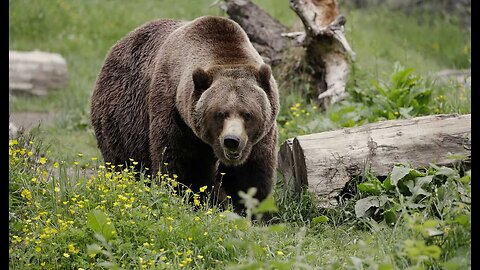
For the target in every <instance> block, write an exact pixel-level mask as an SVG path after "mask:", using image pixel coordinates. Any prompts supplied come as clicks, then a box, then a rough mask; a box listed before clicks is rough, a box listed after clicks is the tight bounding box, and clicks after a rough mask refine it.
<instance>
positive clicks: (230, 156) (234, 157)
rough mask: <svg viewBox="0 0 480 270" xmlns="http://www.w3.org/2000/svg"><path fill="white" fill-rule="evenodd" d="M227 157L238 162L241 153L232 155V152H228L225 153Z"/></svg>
mask: <svg viewBox="0 0 480 270" xmlns="http://www.w3.org/2000/svg"><path fill="white" fill-rule="evenodd" d="M225 157H226V158H227V159H229V160H238V159H240V153H236V152H235V153H232V152H230V153H228V152H226V151H225Z"/></svg>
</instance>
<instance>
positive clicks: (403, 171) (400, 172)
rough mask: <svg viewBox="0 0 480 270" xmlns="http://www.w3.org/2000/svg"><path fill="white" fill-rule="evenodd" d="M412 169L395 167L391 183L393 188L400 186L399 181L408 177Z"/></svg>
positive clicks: (391, 175)
mask: <svg viewBox="0 0 480 270" xmlns="http://www.w3.org/2000/svg"><path fill="white" fill-rule="evenodd" d="M411 170H412V169H411V168H407V167H403V166H394V167H393V170H392V173H391V174H390V183H391V184H392V185H393V186H396V185H397V184H398V181H400V180H402V179H403V178H404V177H405V176H407V175H408V174H409V173H410V171H411Z"/></svg>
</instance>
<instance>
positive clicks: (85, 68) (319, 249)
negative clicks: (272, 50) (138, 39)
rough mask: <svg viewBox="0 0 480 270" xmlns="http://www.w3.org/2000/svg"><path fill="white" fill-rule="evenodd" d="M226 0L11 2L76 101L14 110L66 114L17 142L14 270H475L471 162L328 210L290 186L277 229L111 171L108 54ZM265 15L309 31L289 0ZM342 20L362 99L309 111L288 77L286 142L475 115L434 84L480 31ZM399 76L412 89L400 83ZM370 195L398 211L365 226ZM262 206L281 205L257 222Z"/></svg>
mask: <svg viewBox="0 0 480 270" xmlns="http://www.w3.org/2000/svg"><path fill="white" fill-rule="evenodd" d="M212 2H213V0H202V1H188V0H177V1H174V2H172V1H166V0H163V1H162V0H159V1H151V0H149V1H147V0H143V1H101V0H89V1H62V0H49V1H47V0H39V1H22V0H18V1H10V2H9V22H10V24H9V48H10V49H11V50H34V49H38V50H43V51H50V52H57V53H60V54H62V55H63V56H64V57H65V58H66V60H67V63H68V72H69V79H70V81H69V86H68V87H67V88H65V89H58V90H57V91H53V92H51V94H49V95H48V96H47V97H45V98H29V97H11V98H10V102H9V104H10V108H9V110H10V112H21V111H38V112H55V113H57V116H58V117H57V119H56V121H55V123H54V124H53V125H52V126H51V127H40V128H38V129H35V130H33V132H32V134H30V135H29V134H27V135H26V136H22V137H20V138H18V139H15V140H13V139H11V140H10V149H9V150H10V151H9V157H10V158H9V162H10V170H9V180H10V181H9V185H10V186H9V187H10V188H9V195H10V196H9V199H10V206H9V225H10V226H9V227H10V231H9V244H10V250H9V259H10V262H9V266H10V269H97V268H98V267H99V266H102V267H104V268H110V269H118V268H119V267H121V268H123V269H180V268H184V269H212V268H215V269H407V268H408V269H468V268H469V267H470V257H471V255H470V247H471V240H470V234H471V229H470V220H471V217H470V194H471V192H470V186H471V184H470V171H469V170H465V169H464V168H463V167H462V166H461V165H458V166H457V167H455V168H453V169H448V168H438V167H432V168H426V170H422V171H416V170H413V169H405V168H403V169H402V168H396V169H395V168H392V169H393V170H394V172H395V173H394V175H395V176H394V177H396V178H398V177H399V176H398V175H399V174H398V172H399V171H400V172H403V174H400V175H401V176H402V177H400V178H399V179H396V180H398V181H397V182H398V183H399V184H398V188H393V189H392V187H391V186H388V185H386V184H385V183H381V182H380V181H379V180H378V179H376V178H375V177H374V176H371V175H368V174H366V175H365V177H363V178H362V179H361V180H362V181H363V182H364V183H363V184H359V185H358V186H357V188H356V189H357V191H358V193H357V194H355V196H354V197H353V198H351V199H350V200H346V201H345V202H344V203H342V204H341V205H340V206H339V207H338V209H332V210H328V211H326V210H321V209H317V208H316V207H315V206H314V199H313V197H312V196H311V194H309V193H308V192H304V193H302V194H291V193H290V192H289V191H287V190H285V189H284V188H283V186H282V185H283V181H282V179H281V178H279V179H278V182H277V186H276V189H275V193H274V201H275V203H276V207H278V211H277V212H275V213H274V214H273V217H274V221H275V224H273V225H269V226H267V225H266V224H263V225H262V224H252V223H251V222H250V221H248V219H244V218H240V217H238V216H236V215H234V214H232V213H229V212H228V211H227V212H220V211H218V209H216V208H215V207H213V208H212V207H210V206H208V205H201V206H196V207H197V208H199V209H197V210H195V211H194V210H192V208H194V207H193V206H192V205H191V204H190V203H188V202H187V201H188V200H187V198H189V197H192V198H194V197H195V196H196V195H194V194H193V193H192V192H187V193H180V192H179V191H177V192H174V193H172V191H173V190H176V189H177V185H178V183H177V182H176V181H175V179H174V177H173V176H166V175H164V176H159V177H160V178H162V177H163V179H164V181H162V183H163V184H161V185H158V186H157V185H155V186H152V187H148V186H145V184H144V183H142V182H135V181H131V178H132V175H133V174H134V172H131V171H129V170H128V168H126V171H123V172H122V173H119V174H118V173H114V172H112V171H111V170H110V169H111V168H110V167H109V166H108V165H102V163H101V156H100V153H99V151H98V149H97V147H96V141H95V138H94V136H93V131H92V128H91V127H90V124H89V120H88V117H89V116H88V114H89V98H90V95H91V91H92V88H93V85H94V82H95V78H96V76H97V73H98V71H99V69H100V67H101V65H102V62H103V59H104V57H105V56H106V54H107V52H108V50H109V48H110V47H111V46H112V45H113V44H114V43H115V42H116V41H117V40H118V39H120V38H121V37H122V36H124V35H125V34H126V33H128V32H129V31H131V30H132V29H134V28H135V27H137V26H139V25H141V24H143V23H144V22H146V21H149V20H152V19H155V18H166V17H168V18H181V19H193V18H195V17H198V16H201V15H205V14H213V15H224V13H223V12H222V11H220V10H219V8H218V7H217V6H213V7H210V4H211V3H212ZM255 2H256V3H258V4H259V5H261V6H262V7H264V8H265V9H266V10H268V11H269V12H270V14H272V15H273V16H274V17H275V18H276V19H278V20H279V21H280V22H282V23H284V24H285V25H288V26H294V25H295V24H298V19H296V17H295V15H294V13H293V12H292V11H290V9H289V7H288V1H279V0H270V1H269V0H261V1H260V0H258V1H255ZM342 12H343V13H344V14H345V16H346V17H347V20H348V22H347V25H346V36H347V38H348V39H349V41H350V44H351V45H352V47H353V49H354V50H355V51H356V53H357V61H356V62H355V63H353V71H352V73H351V76H350V81H349V84H348V87H347V91H348V92H349V93H350V94H351V95H350V97H348V98H347V99H346V100H345V101H342V102H341V103H339V104H336V105H335V106H333V107H331V108H329V109H328V110H327V111H325V112H321V111H319V110H318V108H317V107H316V106H315V104H314V103H311V102H308V101H305V99H304V98H303V97H304V95H305V93H306V92H307V91H308V89H307V87H306V85H304V84H302V83H292V82H289V81H284V80H282V78H284V74H281V73H279V71H278V70H277V71H275V72H276V74H275V76H276V78H277V80H278V82H279V85H280V86H281V87H280V91H281V106H282V110H281V113H280V116H279V119H278V124H279V129H280V130H279V131H280V142H279V143H281V142H283V140H285V139H286V138H289V137H293V136H296V135H299V134H306V133H312V132H319V131H324V130H330V129H335V128H341V127H348V126H354V125H361V124H364V123H367V122H375V121H380V120H384V119H397V118H405V117H411V116H417V115H425V114H435V113H470V110H471V104H470V102H471V100H470V99H471V98H470V95H471V89H470V86H469V84H465V83H450V84H439V83H436V84H434V83H432V80H431V77H430V76H431V74H433V73H434V72H437V71H439V70H443V69H464V68H469V67H470V51H471V48H470V33H469V32H466V31H465V30H463V29H462V28H460V27H458V26H457V25H456V24H455V23H452V21H451V20H446V19H445V18H443V17H440V16H435V15H432V14H429V15H425V16H424V17H423V19H422V22H421V23H420V22H418V21H416V20H415V19H414V18H411V17H407V16H406V15H404V14H401V13H396V12H390V11H386V10H382V9H370V10H342ZM400 74H404V75H405V76H403V77H402V78H403V79H401V80H399V79H396V78H398V77H400V76H399V75H400ZM401 85H407V87H403V86H402V87H400V86H401ZM377 86H378V87H380V89H383V91H382V93H383V94H382V93H380V92H379V91H378V87H377ZM398 96H402V97H404V98H402V102H398ZM421 97H423V98H421ZM379 100H388V102H387V104H388V106H387V105H382V104H383V103H381V102H378V101H379ZM29 136H33V137H29ZM103 166H106V168H105V167H103ZM425 179H428V181H427V182H425ZM402 183H404V184H402ZM412 184H413V185H414V186H415V187H418V188H420V189H421V190H423V191H425V192H424V193H423V195H422V196H417V195H418V194H416V195H415V194H412V193H411V192H409V191H408V188H407V189H406V188H405V187H406V186H409V185H412ZM417 190H418V189H417ZM205 192H208V190H206V191H205ZM371 196H384V198H388V203H387V204H384V205H382V206H379V207H378V208H377V212H376V213H375V214H373V213H370V212H368V213H363V215H359V214H358V213H356V211H355V209H356V208H358V207H360V206H361V205H362V203H364V202H365V199H368V198H371ZM246 199H247V200H248V196H247V198H246ZM194 204H195V202H194ZM418 205H421V206H418ZM262 208H263V209H270V210H272V209H273V208H275V207H274V206H273V205H272V204H269V205H263V206H261V207H257V208H255V209H257V211H260V212H261V209H262ZM258 209H260V210H258ZM107 217H108V219H107ZM112 231H114V233H112Z"/></svg>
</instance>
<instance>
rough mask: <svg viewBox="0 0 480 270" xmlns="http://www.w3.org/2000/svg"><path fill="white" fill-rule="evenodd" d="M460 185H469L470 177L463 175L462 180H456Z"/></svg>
mask: <svg viewBox="0 0 480 270" xmlns="http://www.w3.org/2000/svg"><path fill="white" fill-rule="evenodd" d="M458 181H460V183H462V184H468V183H470V175H464V176H463V177H462V178H460V179H458Z"/></svg>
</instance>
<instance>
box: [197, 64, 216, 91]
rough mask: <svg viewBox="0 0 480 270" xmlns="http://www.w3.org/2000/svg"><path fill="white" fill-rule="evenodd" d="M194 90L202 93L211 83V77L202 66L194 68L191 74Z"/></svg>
mask: <svg viewBox="0 0 480 270" xmlns="http://www.w3.org/2000/svg"><path fill="white" fill-rule="evenodd" d="M192 79H193V84H194V85H195V92H197V93H203V91H205V90H207V89H208V87H210V85H211V84H212V77H211V76H210V74H208V73H207V72H206V71H205V70H203V69H202V68H196V69H195V70H194V71H193V74H192Z"/></svg>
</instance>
